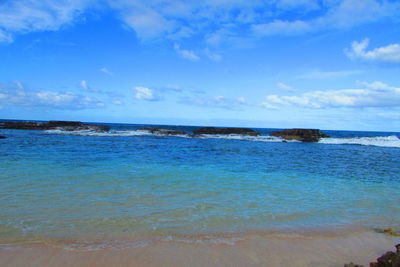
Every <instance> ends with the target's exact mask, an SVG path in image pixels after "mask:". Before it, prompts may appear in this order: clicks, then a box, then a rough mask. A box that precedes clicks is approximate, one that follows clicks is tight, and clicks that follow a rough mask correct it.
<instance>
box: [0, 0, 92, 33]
mask: <svg viewBox="0 0 400 267" xmlns="http://www.w3.org/2000/svg"><path fill="white" fill-rule="evenodd" d="M90 4H93V1H92V0H76V1H67V0H60V1H48V0H44V1H30V0H21V1H7V0H6V1H3V2H2V3H1V5H0V29H1V31H2V32H0V39H2V40H3V41H4V40H5V41H12V38H13V36H12V35H13V34H15V33H29V32H35V31H55V30H58V29H60V28H61V27H62V26H65V25H67V24H70V23H73V22H74V21H75V20H77V19H79V17H80V16H81V15H82V14H83V13H84V11H85V10H86V8H87V7H88V6H89V5H90ZM4 36H6V38H5V37H4ZM1 37H2V38H1Z"/></svg>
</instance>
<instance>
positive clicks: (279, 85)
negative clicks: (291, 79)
mask: <svg viewBox="0 0 400 267" xmlns="http://www.w3.org/2000/svg"><path fill="white" fill-rule="evenodd" d="M276 86H277V87H278V88H279V89H281V90H285V91H293V90H294V88H293V87H291V86H289V85H287V84H284V83H281V82H280V83H277V84H276Z"/></svg>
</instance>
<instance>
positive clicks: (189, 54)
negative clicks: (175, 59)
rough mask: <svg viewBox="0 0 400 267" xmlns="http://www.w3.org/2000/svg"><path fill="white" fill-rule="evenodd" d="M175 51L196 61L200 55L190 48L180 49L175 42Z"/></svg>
mask: <svg viewBox="0 0 400 267" xmlns="http://www.w3.org/2000/svg"><path fill="white" fill-rule="evenodd" d="M174 49H175V51H176V52H177V53H178V54H179V55H180V56H181V57H183V58H185V59H188V60H191V61H198V60H200V57H199V56H198V55H196V53H195V52H194V51H192V50H185V49H181V47H180V45H178V44H175V45H174Z"/></svg>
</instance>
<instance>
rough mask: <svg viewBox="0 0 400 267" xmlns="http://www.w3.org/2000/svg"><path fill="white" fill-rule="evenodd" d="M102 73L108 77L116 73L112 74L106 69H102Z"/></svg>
mask: <svg viewBox="0 0 400 267" xmlns="http://www.w3.org/2000/svg"><path fill="white" fill-rule="evenodd" d="M100 71H101V72H103V73H105V74H107V75H109V76H114V73H112V72H111V71H109V70H108V69H107V68H106V67H104V68H101V69H100Z"/></svg>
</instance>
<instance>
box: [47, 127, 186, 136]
mask: <svg viewBox="0 0 400 267" xmlns="http://www.w3.org/2000/svg"><path fill="white" fill-rule="evenodd" d="M45 132H46V133H48V134H61V135H77V136H103V137H107V136H110V137H118V136H122V137H124V136H167V135H163V134H154V133H151V132H149V131H146V130H125V131H117V130H111V131H108V132H96V131H91V130H81V131H64V130H59V129H57V130H47V131H45ZM169 136H178V137H189V136H188V135H169Z"/></svg>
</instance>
